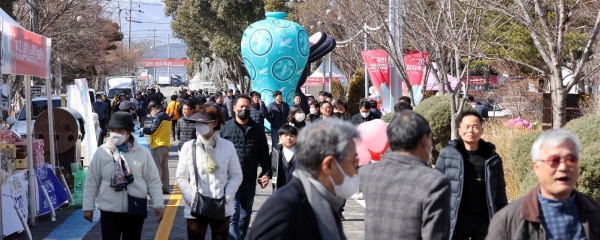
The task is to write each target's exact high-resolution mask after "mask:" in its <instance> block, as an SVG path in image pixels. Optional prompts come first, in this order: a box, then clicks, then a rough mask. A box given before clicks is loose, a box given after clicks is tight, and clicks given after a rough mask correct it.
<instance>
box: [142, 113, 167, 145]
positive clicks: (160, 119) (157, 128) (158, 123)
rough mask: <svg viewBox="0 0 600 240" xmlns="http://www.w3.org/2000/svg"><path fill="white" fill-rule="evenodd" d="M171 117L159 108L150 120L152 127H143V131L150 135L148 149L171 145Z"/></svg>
mask: <svg viewBox="0 0 600 240" xmlns="http://www.w3.org/2000/svg"><path fill="white" fill-rule="evenodd" d="M172 125H173V122H171V118H170V117H169V115H167V114H166V113H165V112H164V111H163V110H160V111H159V112H158V113H157V114H156V116H154V119H153V120H152V127H150V128H144V129H143V132H144V134H146V135H150V149H155V148H159V147H167V148H170V147H171V126H172Z"/></svg>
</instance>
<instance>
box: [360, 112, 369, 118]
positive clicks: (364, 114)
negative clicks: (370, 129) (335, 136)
mask: <svg viewBox="0 0 600 240" xmlns="http://www.w3.org/2000/svg"><path fill="white" fill-rule="evenodd" d="M360 115H361V116H362V117H364V118H366V117H368V116H369V113H368V112H367V113H364V112H361V113H360Z"/></svg>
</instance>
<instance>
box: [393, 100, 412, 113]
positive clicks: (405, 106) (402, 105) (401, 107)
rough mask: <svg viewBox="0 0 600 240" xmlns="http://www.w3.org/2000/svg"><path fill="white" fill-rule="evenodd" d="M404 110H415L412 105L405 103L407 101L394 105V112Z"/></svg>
mask: <svg viewBox="0 0 600 240" xmlns="http://www.w3.org/2000/svg"><path fill="white" fill-rule="evenodd" d="M402 110H411V111H412V110H413V107H412V106H411V105H410V103H408V102H405V101H398V102H397V103H396V104H395V105H394V112H400V111H402Z"/></svg>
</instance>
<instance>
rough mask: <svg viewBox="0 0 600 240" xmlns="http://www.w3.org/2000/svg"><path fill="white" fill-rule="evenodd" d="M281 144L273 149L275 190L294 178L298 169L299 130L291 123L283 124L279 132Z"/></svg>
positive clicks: (272, 167) (272, 170) (272, 165)
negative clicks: (297, 143)
mask: <svg viewBox="0 0 600 240" xmlns="http://www.w3.org/2000/svg"><path fill="white" fill-rule="evenodd" d="M277 134H278V135H279V144H278V145H277V146H275V147H274V148H273V151H271V172H272V173H273V191H276V190H277V188H280V187H283V186H284V185H285V184H287V183H288V182H289V181H290V180H291V179H292V172H294V169H296V156H295V155H294V152H295V151H296V147H295V145H296V137H297V136H298V130H297V129H296V128H295V127H294V126H291V125H287V124H286V125H283V126H281V128H279V131H278V132H277Z"/></svg>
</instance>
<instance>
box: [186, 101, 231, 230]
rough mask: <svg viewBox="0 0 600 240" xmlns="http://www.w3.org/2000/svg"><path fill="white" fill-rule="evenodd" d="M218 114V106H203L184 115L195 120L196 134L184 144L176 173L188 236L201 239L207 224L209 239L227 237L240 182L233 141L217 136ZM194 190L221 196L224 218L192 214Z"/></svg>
mask: <svg viewBox="0 0 600 240" xmlns="http://www.w3.org/2000/svg"><path fill="white" fill-rule="evenodd" d="M221 116H222V113H221V109H220V108H219V107H217V106H214V105H203V106H201V107H200V109H199V111H198V112H196V113H195V114H194V115H192V116H190V117H189V118H187V117H186V118H184V119H185V120H186V121H192V122H195V129H196V132H197V133H198V139H197V140H195V141H188V142H186V143H185V144H183V148H181V154H180V155H179V164H178V165H177V173H176V176H175V180H176V181H177V184H178V185H179V189H180V190H181V195H182V196H183V199H184V201H185V211H184V217H185V218H186V220H187V233H188V239H204V236H205V235H206V229H207V228H208V226H209V225H210V229H211V233H212V239H228V238H229V219H230V217H231V215H233V213H235V209H234V207H233V199H234V197H235V193H236V192H237V189H238V187H239V186H240V184H241V183H242V168H241V166H240V162H239V160H238V157H237V154H236V151H235V147H234V146H233V143H231V142H230V141H228V140H225V139H223V138H221V137H220V134H219V130H220V129H221V126H222V125H223V118H222V117H221ZM193 148H195V152H196V154H195V158H194V155H193V154H192V153H193V152H194V150H193ZM194 161H195V162H196V164H195V165H194V164H193V163H194ZM196 173H198V174H196ZM196 193H200V194H202V196H205V197H208V198H213V199H220V198H224V199H225V202H226V205H225V213H224V214H225V220H221V221H219V220H213V219H209V218H207V217H204V216H198V218H195V217H193V216H192V214H191V207H190V206H192V205H194V203H195V202H197V201H198V199H196ZM203 199H204V198H203Z"/></svg>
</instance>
